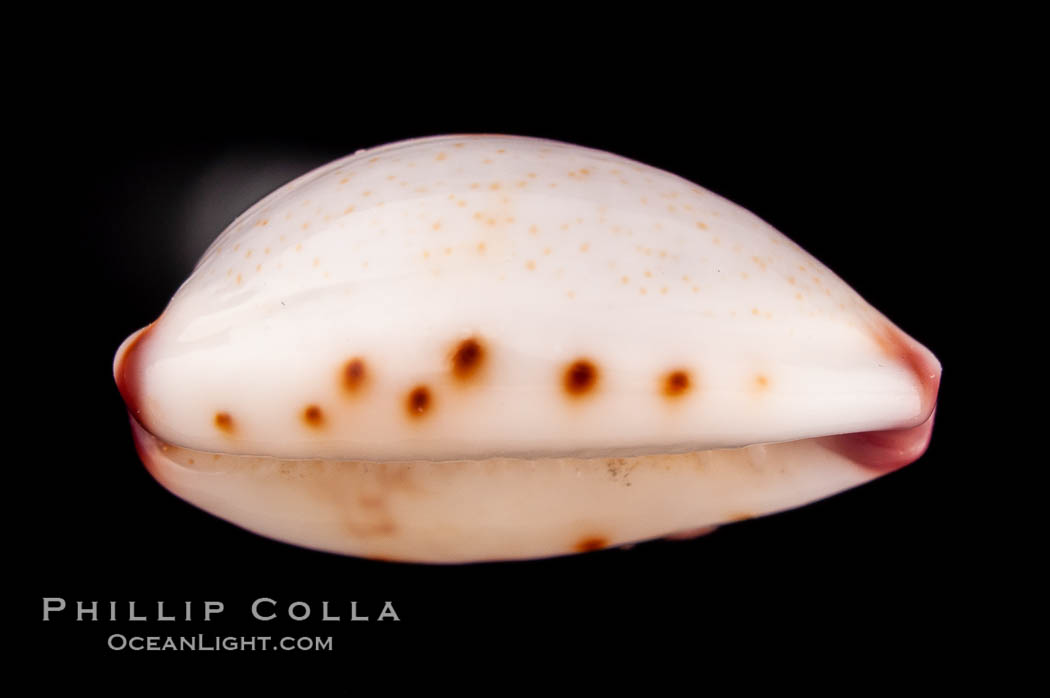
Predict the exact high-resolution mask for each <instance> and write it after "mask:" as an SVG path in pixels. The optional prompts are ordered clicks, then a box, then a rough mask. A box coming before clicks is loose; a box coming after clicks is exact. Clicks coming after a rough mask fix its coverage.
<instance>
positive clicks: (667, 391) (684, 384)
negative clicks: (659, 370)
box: [663, 368, 693, 398]
mask: <svg viewBox="0 0 1050 698" xmlns="http://www.w3.org/2000/svg"><path fill="white" fill-rule="evenodd" d="M692 385H693V381H692V379H691V378H690V377H689V372H688V371H686V370H685V369H682V368H678V369H675V370H673V371H671V372H670V373H668V374H666V375H665V376H664V379H663V393H664V395H665V396H666V397H669V398H677V397H681V396H683V395H685V394H686V393H688V392H689V390H690V389H691V388H692Z"/></svg>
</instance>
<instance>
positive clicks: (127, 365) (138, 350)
mask: <svg viewBox="0 0 1050 698" xmlns="http://www.w3.org/2000/svg"><path fill="white" fill-rule="evenodd" d="M154 324H156V323H151V324H149V325H147V326H146V327H143V328H142V329H140V330H138V331H136V332H133V333H132V334H131V335H129V336H128V338H127V339H125V340H124V341H123V342H121V344H120V348H118V349H117V354H116V356H114V357H113V379H114V380H115V381H116V382H117V390H119V391H120V396H121V397H122V398H124V404H125V405H127V407H128V414H130V415H131V416H132V417H133V418H134V419H136V420H138V421H140V422H141V421H142V417H141V413H142V408H141V396H142V368H141V364H142V361H141V359H142V349H143V346H144V345H145V340H146V339H147V337H148V336H149V332H150V330H151V329H152V328H153V325H154Z"/></svg>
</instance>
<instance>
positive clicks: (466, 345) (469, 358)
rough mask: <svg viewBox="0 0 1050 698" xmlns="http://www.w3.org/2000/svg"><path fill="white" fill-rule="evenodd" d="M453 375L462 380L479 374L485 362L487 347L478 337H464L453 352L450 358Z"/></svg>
mask: <svg viewBox="0 0 1050 698" xmlns="http://www.w3.org/2000/svg"><path fill="white" fill-rule="evenodd" d="M450 363H451V364H452V375H454V376H455V377H456V378H458V379H460V380H464V381H465V380H470V379H471V378H474V377H476V376H477V375H478V371H479V370H480V369H481V367H482V366H483V365H484V363H485V347H484V346H483V345H482V343H481V340H479V339H478V338H477V337H469V338H467V339H464V340H463V341H462V342H460V343H459V344H458V345H456V348H455V350H454V351H453V352H452V357H451V359H450Z"/></svg>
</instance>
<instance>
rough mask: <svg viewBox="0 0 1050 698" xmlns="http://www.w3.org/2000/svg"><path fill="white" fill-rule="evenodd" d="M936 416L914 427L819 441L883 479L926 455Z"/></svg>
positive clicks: (933, 412)
mask: <svg viewBox="0 0 1050 698" xmlns="http://www.w3.org/2000/svg"><path fill="white" fill-rule="evenodd" d="M935 413H936V409H933V410H932V411H931V412H930V416H929V417H927V418H926V421H924V422H923V423H921V424H919V425H918V426H914V427H908V428H905V429H884V430H882V431H866V432H858V433H855V434H840V435H838V436H828V437H824V438H822V439H820V441H821V443H822V444H823V445H824V446H826V447H827V448H829V449H831V450H832V451H834V452H835V453H838V454H839V455H841V456H845V457H846V458H848V459H849V460H851V461H853V462H854V463H856V464H857V465H860V466H862V467H864V468H867V469H869V470H872V471H875V472H876V473H878V474H879V475H885V474H886V473H890V472H893V471H894V470H899V469H900V468H903V467H904V466H906V465H908V464H910V463H914V462H915V461H917V460H918V459H919V458H920V457H922V454H924V453H926V449H927V448H929V446H930V438H931V437H932V436H933V417H934V414H935Z"/></svg>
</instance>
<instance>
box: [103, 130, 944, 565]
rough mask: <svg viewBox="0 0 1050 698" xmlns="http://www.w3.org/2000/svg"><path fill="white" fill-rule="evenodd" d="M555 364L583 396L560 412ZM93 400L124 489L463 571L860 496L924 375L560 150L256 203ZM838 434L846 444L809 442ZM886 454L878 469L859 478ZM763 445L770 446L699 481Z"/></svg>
mask: <svg viewBox="0 0 1050 698" xmlns="http://www.w3.org/2000/svg"><path fill="white" fill-rule="evenodd" d="M465 341H468V342H475V343H476V345H475V348H476V349H477V351H476V352H475V354H474V355H473V356H475V357H477V361H476V363H475V364H469V365H465V366H461V367H460V368H462V369H463V373H464V374H466V377H463V376H459V375H458V374H457V371H456V370H455V368H456V363H455V360H454V357H455V354H456V351H457V347H458V346H462V345H461V343H463V342H465ZM132 348H133V349H134V351H130V350H131V349H132ZM355 358H357V359H361V360H362V361H363V364H362V365H363V366H364V367H365V368H364V379H363V380H362V381H361V383H360V384H359V385H356V386H355V387H353V388H350V387H348V384H347V382H346V374H345V370H346V366H347V363H348V361H350V360H351V359H355ZM579 361H584V362H586V363H587V365H588V366H589V367H590V368H591V369H592V371H591V373H590V374H588V375H584V376H583V378H584V379H586V378H589V379H590V382H588V381H587V380H582V382H581V383H580V384H579V385H577V386H576V388H577V389H578V392H573V391H571V390H567V384H566V380H567V371H568V370H569V369H570V367H571V366H572V365H573V364H574V362H579ZM114 370H115V373H116V375H117V379H118V384H120V385H121V389H122V392H123V393H124V395H125V398H126V400H127V401H128V404H129V410H130V411H131V412H132V415H133V417H134V420H133V427H134V431H135V434H136V439H137V441H138V443H139V447H140V452H141V453H142V455H143V459H144V461H146V463H147V465H148V466H150V468H151V470H152V471H153V472H154V474H155V475H156V476H157V477H158V479H159V480H160V481H161V482H162V483H163V484H165V485H166V486H167V487H168V488H169V489H171V490H172V491H174V492H175V493H176V494H179V495H180V496H183V497H184V498H186V499H188V500H190V501H191V502H194V503H196V504H198V505H200V506H202V507H203V508H205V509H207V510H209V511H212V512H214V513H217V514H218V515H220V516H223V517H224V518H227V519H229V520H231V521H234V522H236V523H238V524H241V525H243V526H245V527H247V528H249V529H251V530H254V531H258V532H260V533H263V534H265V535H269V536H272V537H275V538H280V539H283V540H288V541H291V542H296V543H299V544H303V545H308V546H311V547H318V548H323V549H326V550H334V551H339V552H344V553H349V554H358V555H368V556H374V557H386V558H397V559H410V560H426V561H460V560H474V559H493V558H498V559H502V558H515V557H535V556H543V555H553V554H560V553H565V552H570V551H572V550H574V549H588V548H592V547H604V546H606V545H614V544H619V543H626V542H631V541H635V540H641V539H645V538H651V537H654V536H659V535H665V534H669V533H672V532H675V531H678V530H682V529H690V528H697V527H702V526H709V525H715V524H718V523H722V522H725V521H727V520H733V519H734V518H739V517H741V516H751V515H757V514H760V513H765V512H768V511H775V510H779V509H783V508H787V507H791V506H796V505H798V504H801V503H804V502H807V501H811V500H813V499H817V498H819V497H822V496H826V495H828V494H831V493H834V492H837V491H840V490H842V489H845V488H847V487H850V486H853V485H856V484H859V483H860V482H863V481H865V480H868V479H871V478H872V477H875V476H877V475H878V474H880V472H883V471H885V470H887V469H889V468H891V467H899V465H901V464H902V463H901V462H899V461H901V460H902V459H905V457H906V458H908V459H914V458H915V457H918V455H920V454H921V452H922V449H923V448H925V445H926V443H927V441H928V438H929V431H930V427H931V426H932V418H931V414H932V409H933V398H934V395H935V392H936V382H937V380H938V377H939V371H940V368H939V365H938V364H937V361H936V359H935V358H934V357H933V356H932V354H930V353H929V352H928V351H927V350H925V349H924V348H922V347H921V346H920V345H918V344H917V343H915V342H914V341H913V340H911V339H910V338H908V337H906V336H905V335H903V333H901V332H900V331H899V330H898V329H897V328H895V327H894V326H893V325H892V324H891V323H889V321H888V320H886V319H885V318H884V317H883V316H882V315H881V314H880V313H878V312H877V311H876V310H874V309H873V308H872V307H871V306H869V305H868V304H867V303H866V302H865V301H864V300H863V299H862V298H860V296H858V295H857V294H856V293H855V292H854V291H853V290H852V289H850V288H849V287H848V286H847V285H846V284H845V283H843V282H842V281H841V280H840V279H839V278H838V277H836V276H835V275H834V274H833V273H832V272H831V271H830V270H828V269H827V268H826V267H824V266H823V265H822V264H821V263H820V262H818V261H817V260H815V259H814V258H812V257H811V256H810V255H808V254H807V253H806V252H805V251H803V250H802V249H801V248H799V247H798V246H797V245H795V244H794V243H792V242H791V241H790V240H788V239H787V238H786V237H784V236H783V235H782V234H780V233H779V232H777V231H776V230H774V229H773V228H772V227H770V226H769V225H768V224H766V223H764V222H763V221H761V220H760V219H758V218H757V217H756V216H754V215H753V214H751V213H749V212H747V211H745V210H744V209H742V208H740V207H739V206H736V205H735V204H733V203H731V202H729V201H727V200H725V199H723V198H721V197H719V196H717V195H715V194H713V193H711V192H709V191H707V190H705V189H703V188H701V187H699V186H697V185H695V184H692V183H690V182H688V181H685V180H683V179H681V178H679V177H676V176H674V175H671V174H669V173H666V172H663V171H661V170H657V169H654V168H652V167H648V166H645V165H641V164H639V163H637V162H634V161H631V160H628V159H625V158H622V157H619V156H616V155H612V154H609V153H604V152H600V151H595V150H590V149H585V148H581V147H577V146H571V145H567V144H563V143H556V142H551V141H545V140H538V139H529V138H520V137H510V136H450V137H437V138H427V139H422V140H415V141H408V142H404V143H397V144H393V145H389V146H385V147H382V148H377V149H374V150H370V151H367V152H362V153H358V154H356V155H354V156H351V157H348V158H344V159H342V160H338V161H336V162H333V163H331V164H329V165H326V166H324V167H322V168H319V169H318V170H315V171H313V172H311V173H309V174H307V175H305V176H303V177H301V178H299V179H297V180H295V181H294V182H291V183H290V184H288V185H286V186H285V187H282V188H281V189H280V190H278V191H276V192H274V193H273V194H271V195H270V196H269V197H267V198H266V199H264V200H263V201H261V202H259V203H258V204H257V205H256V206H254V207H253V208H252V209H250V210H249V211H248V212H246V213H245V214H244V215H242V216H241V217H240V218H238V219H237V220H236V221H235V222H234V223H233V224H232V225H231V226H230V227H229V228H228V229H227V230H226V231H225V232H224V233H223V234H222V235H221V236H220V237H219V238H218V239H217V240H216V241H215V243H214V244H213V245H212V246H211V248H209V250H208V251H207V252H206V253H205V255H204V257H203V258H202V259H201V261H200V263H199V264H198V266H197V268H196V269H195V271H194V273H193V274H192V275H191V276H190V278H189V279H188V280H187V281H186V282H185V283H184V284H183V285H182V287H181V288H180V289H179V291H178V292H177V293H176V295H175V297H174V298H173V299H172V301H171V303H170V304H169V306H168V307H167V309H166V310H165V311H164V314H163V315H162V316H161V318H160V319H159V320H158V321H157V322H156V323H154V324H153V325H151V326H150V328H148V332H144V333H141V334H136V335H133V336H132V337H130V338H129V339H128V340H127V341H126V342H125V343H124V345H123V346H122V347H121V350H120V351H118V355H117V358H116V362H115V366H114ZM672 374H675V375H676V376H679V377H680V376H685V378H684V379H682V378H678V382H676V383H673V385H670V386H669V385H668V380H669V378H668V377H669V376H670V375H672ZM413 391H416V392H415V393H413ZM420 391H423V392H425V399H424V398H418V396H419V395H421V394H422V393H421V392H420ZM413 394H414V395H416V396H417V397H416V398H413V397H412V396H413ZM899 429H905V430H909V431H906V432H899V433H898V432H888V434H889V435H888V436H887V432H886V430H899ZM868 432H881V433H882V436H876V437H875V438H874V440H873V438H872V437H871V436H870V435H869V434H866V433H868ZM837 434H858V435H860V436H863V437H864V438H863V439H862V441H850V442H848V443H847V444H846V445H845V446H843V445H842V444H841V443H838V442H834V443H832V442H828V441H826V440H821V439H818V438H815V437H826V436H829V435H837ZM880 439H881V441H880ZM887 439H892V441H893V443H892V444H891V445H890V448H892V449H894V453H895V454H896V455H894V456H892V457H885V456H879V457H874V456H872V458H874V460H877V461H878V463H875V464H874V466H873V463H872V462H867V461H869V460H871V458H869V455H870V448H869V447H870V445H871V444H872V443H876V442H877V443H879V444H881V445H880V446H879V447H880V448H882V446H885V445H886V443H889V442H888V441H887ZM771 442H791V443H784V444H778V445H770V446H752V447H750V448H746V449H741V450H735V451H733V450H722V451H710V450H711V449H731V448H733V447H741V446H749V445H753V444H766V443H771ZM829 444H830V445H831V446H832V447H829ZM858 444H862V446H858ZM858 448H859V449H860V450H858ZM902 450H903V451H906V452H907V453H902V452H901V451H902ZM708 451H710V452H708ZM698 452H704V453H698ZM861 452H863V453H864V454H866V455H862V456H858V453H861ZM214 454H225V455H214ZM235 454H239V455H240V456H244V457H237V455H235ZM669 454H682V455H669ZM259 457H262V458H259ZM617 459H619V460H617ZM191 460H192V461H193V462H192V463H190V462H189V461H191ZM341 461H353V462H341ZM437 461H448V462H437ZM862 461H863V462H862ZM887 463H888V464H889V465H887Z"/></svg>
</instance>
